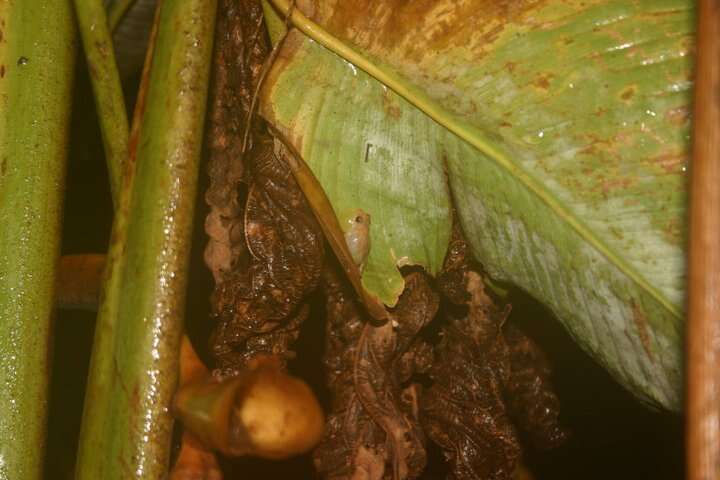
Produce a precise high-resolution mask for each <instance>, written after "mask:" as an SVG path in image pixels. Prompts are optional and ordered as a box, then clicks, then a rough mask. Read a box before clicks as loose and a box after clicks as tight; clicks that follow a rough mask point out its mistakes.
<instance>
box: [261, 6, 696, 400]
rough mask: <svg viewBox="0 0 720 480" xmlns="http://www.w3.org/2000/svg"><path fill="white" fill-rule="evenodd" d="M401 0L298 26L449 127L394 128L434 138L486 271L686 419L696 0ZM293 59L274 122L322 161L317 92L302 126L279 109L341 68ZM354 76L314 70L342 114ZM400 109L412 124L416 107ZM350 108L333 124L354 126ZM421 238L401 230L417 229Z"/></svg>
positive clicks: (389, 130) (339, 11)
mask: <svg viewBox="0 0 720 480" xmlns="http://www.w3.org/2000/svg"><path fill="white" fill-rule="evenodd" d="M277 3H279V4H281V3H283V2H281V1H279V0H277ZM359 3H362V5H359ZM395 3H396V2H393V1H386V2H332V1H329V2H322V4H319V3H315V4H313V5H312V7H309V8H308V10H309V11H312V14H313V19H314V20H316V21H317V22H318V23H320V24H321V25H323V26H322V27H320V26H318V25H316V24H313V23H312V22H311V21H309V20H308V19H303V18H302V16H301V15H299V14H293V21H294V22H295V24H296V25H297V26H299V27H300V28H301V29H303V31H304V32H305V33H306V34H308V35H310V36H312V37H313V38H315V39H316V40H318V41H321V42H322V43H323V45H325V46H327V47H329V48H330V49H332V50H333V51H335V52H336V53H339V54H341V55H342V56H344V57H346V58H348V59H350V60H352V61H353V62H355V63H356V64H357V65H358V66H359V67H361V68H363V69H364V70H366V71H367V72H369V73H371V74H372V75H373V76H374V77H375V78H377V79H379V80H381V81H382V82H384V83H385V84H386V85H388V86H389V87H391V88H393V89H394V90H395V91H397V92H398V93H400V94H402V95H403V96H404V97H405V98H407V99H408V100H409V101H410V102H412V104H414V105H415V106H416V107H418V108H419V109H421V110H422V111H423V112H425V113H426V114H427V115H429V116H430V117H432V118H433V119H434V120H435V121H437V122H438V123H439V124H441V125H442V127H441V126H440V125H438V124H435V123H434V122H430V123H428V124H427V125H421V124H420V123H418V124H416V125H415V126H414V128H413V129H412V130H410V131H409V130H408V129H407V128H405V129H403V128H396V125H394V124H393V123H392V122H388V121H386V122H385V123H384V124H383V128H384V129H386V130H385V134H386V135H388V136H389V135H394V136H398V137H399V138H407V137H408V136H410V138H412V137H420V138H427V139H431V142H434V143H435V149H434V150H433V149H429V150H428V153H429V154H430V156H429V157H427V158H426V159H425V161H426V162H430V163H432V162H434V161H436V159H437V158H443V159H444V161H445V163H446V165H447V169H448V173H449V175H448V181H449V184H450V186H451V190H452V194H453V196H454V199H455V201H456V206H457V208H458V213H459V216H460V219H461V222H462V224H463V227H464V229H465V231H466V234H467V235H468V237H469V240H470V242H471V245H472V247H473V250H474V252H475V254H476V255H477V257H478V258H479V259H480V260H481V261H482V262H483V263H484V264H485V266H486V267H487V268H488V269H489V270H490V271H491V272H492V273H493V274H494V275H495V276H496V277H497V278H500V279H503V280H507V281H511V282H512V283H514V284H516V285H518V286H520V287H521V288H523V289H525V290H527V291H528V292H530V293H531V294H532V295H534V296H535V297H536V298H538V299H539V300H541V301H542V302H543V303H545V304H546V305H548V306H549V307H550V308H552V309H553V311H554V312H555V313H556V314H557V315H558V317H559V318H560V319H561V320H562V321H563V322H564V324H565V325H566V327H567V328H568V330H569V331H570V332H571V333H572V334H573V335H574V337H575V338H576V339H577V340H578V341H579V343H580V344H581V345H582V346H584V347H585V348H586V349H587V350H588V351H589V352H590V353H591V354H592V355H593V356H594V357H595V358H597V359H598V360H599V361H600V362H601V363H602V364H603V365H605V366H606V367H607V368H608V369H609V370H610V371H611V372H612V373H613V374H614V375H615V377H616V378H618V380H619V381H621V382H622V383H624V384H625V385H626V386H628V387H629V388H630V389H631V390H633V391H634V392H635V393H636V394H637V395H638V396H640V397H642V398H644V399H646V400H648V401H649V402H652V403H656V404H660V405H663V406H666V407H669V408H679V404H680V395H679V392H680V385H681V365H680V359H681V355H680V352H681V330H682V313H681V312H682V302H683V296H684V281H685V271H684V253H683V248H684V235H685V233H684V232H685V197H686V191H685V170H686V164H687V152H688V130H689V119H688V114H687V112H688V104H689V90H690V88H691V83H690V81H689V78H690V71H691V49H692V25H693V22H692V16H693V11H692V5H691V3H690V2H684V1H669V0H668V1H661V2H660V1H647V2H639V3H628V2H619V1H604V2H594V3H593V2H582V3H581V2H578V3H573V2H554V1H548V2H539V3H528V4H523V3H520V4H518V5H516V6H514V7H507V6H505V7H503V6H501V5H497V4H494V3H492V2H490V4H487V5H486V4H485V3H484V2H471V3H468V4H463V5H459V6H458V5H457V4H452V5H448V4H447V2H433V3H428V4H420V5H418V4H414V5H410V4H397V5H396V4H395ZM359 52H362V53H359ZM288 55H289V57H288V58H287V59H286V60H285V61H284V62H283V63H282V64H280V65H276V68H275V72H276V73H275V75H274V76H273V80H272V81H271V82H270V83H271V84H272V86H269V88H268V91H270V92H274V93H271V94H268V98H270V100H269V101H267V102H266V107H265V108H264V112H265V114H266V115H267V116H268V118H269V119H270V120H271V121H272V122H273V123H274V124H275V126H276V127H277V128H280V129H282V128H283V127H285V128H288V129H289V130H292V131H295V132H305V133H304V134H302V135H296V136H295V137H294V138H295V140H296V141H297V142H299V143H301V144H302V146H303V148H302V153H303V155H308V154H309V153H310V152H311V154H312V156H317V157H318V158H319V157H321V156H322V155H321V154H317V153H316V151H317V150H318V149H320V150H322V149H327V148H330V147H329V145H333V140H332V139H330V140H328V139H327V138H326V139H323V141H322V142H318V141H316V139H315V138H314V132H315V129H308V128H307V124H306V119H308V118H312V117H313V114H312V113H311V112H313V111H315V110H317V109H322V108H325V107H324V102H326V101H327V100H326V99H325V98H324V97H323V96H322V95H319V94H318V95H315V96H306V97H304V98H301V99H300V100H298V101H300V102H301V103H300V105H301V107H300V109H302V110H303V111H304V114H303V115H301V116H296V117H292V118H290V117H284V118H280V117H278V116H276V115H275V114H274V110H275V109H276V104H275V103H273V99H279V98H282V97H283V96H284V95H288V92H289V88H291V86H290V84H285V85H283V86H280V84H281V82H278V81H277V80H278V79H280V78H282V77H283V76H288V75H293V73H290V72H295V73H294V74H296V77H295V79H294V81H293V83H292V88H296V89H297V90H298V91H299V92H306V91H307V90H308V89H309V88H311V87H312V85H311V84H312V81H313V79H309V78H307V77H308V76H307V75H306V74H307V73H308V72H307V71H303V68H304V67H303V65H306V63H307V59H308V58H309V57H317V58H314V59H313V60H312V61H313V62H316V63H318V64H322V65H325V67H323V68H324V69H325V70H331V69H332V68H334V67H330V65H334V64H336V63H339V62H342V60H340V59H338V58H337V57H335V56H333V55H330V54H329V53H327V52H322V51H320V50H317V51H316V52H315V53H312V54H307V53H305V54H303V55H296V54H294V53H288ZM320 57H322V60H320ZM346 70H347V69H346ZM277 72H282V74H281V73H277ZM352 74H354V72H353V73H348V72H347V71H345V72H339V71H338V72H336V73H333V74H331V75H328V77H322V75H320V74H318V73H317V69H315V70H314V71H313V75H314V80H317V79H318V78H321V77H322V78H323V80H322V83H323V85H324V86H325V88H326V89H329V90H332V91H333V93H332V97H333V98H332V101H333V102H334V103H336V104H343V102H345V101H347V97H348V95H351V94H350V93H348V91H347V90H348V89H349V88H350V87H345V88H344V89H341V90H333V88H334V87H329V86H328V85H333V84H342V82H343V81H344V80H343V79H344V77H345V76H348V75H352ZM303 80H304V81H305V83H303ZM368 81H371V80H370V79H369V77H368ZM318 88H320V87H318ZM338 97H341V98H342V99H345V100H341V99H338ZM368 102H369V103H372V104H373V105H374V108H375V109H377V110H378V111H380V110H381V109H382V108H383V106H382V105H381V104H380V102H378V101H377V100H373V99H371V98H369V99H368ZM276 103H282V102H281V101H276ZM400 105H401V112H402V113H401V114H400V116H405V115H406V109H407V110H412V108H413V107H409V108H406V107H407V103H402V102H400ZM367 108H370V107H367ZM345 113H346V115H345V117H344V118H338V122H345V123H347V124H352V123H353V122H356V121H357V115H355V114H354V113H353V112H352V111H351V110H350V109H348V110H347V111H346V112H345ZM360 127H361V125H359V124H356V125H355V126H354V127H353V128H360ZM443 127H445V128H443ZM348 128H350V127H348ZM308 132H309V133H310V134H308ZM458 137H460V138H458ZM398 142H400V141H398ZM433 152H434V154H433ZM352 155H354V157H352V158H350V159H348V160H347V161H349V162H351V163H352V162H358V160H357V158H358V156H357V153H356V152H355V153H352ZM396 155H398V156H400V157H402V152H400V151H398V152H397V154H396ZM340 156H341V157H343V152H340ZM343 158H345V157H343ZM338 161H341V162H342V161H344V160H343V159H340V160H338ZM323 168H324V166H316V167H314V169H315V170H322V169H323ZM321 183H323V185H324V186H325V187H326V188H328V186H327V185H325V182H324V181H323V179H322V178H321ZM408 183H410V182H408ZM406 188H409V189H412V188H414V186H413V185H408V186H407V187H406ZM428 198H429V195H427V196H426V198H424V199H421V200H420V201H421V202H422V201H423V200H424V201H427V200H428ZM331 199H332V200H333V202H335V201H336V200H335V199H334V198H332V197H331ZM441 224H442V222H440V223H439V225H441ZM447 224H448V222H447V221H446V222H445V225H444V226H441V228H446V227H447ZM373 228H375V225H373ZM421 229H422V227H418V226H417V225H406V226H405V227H404V235H405V236H407V237H411V238H412V237H413V235H412V234H408V233H407V232H408V231H411V230H417V231H419V230H421ZM440 250H442V249H439V248H438V249H436V251H440ZM377 283H379V281H378V282H377ZM366 286H367V287H368V288H369V289H370V290H371V291H372V290H373V285H366Z"/></svg>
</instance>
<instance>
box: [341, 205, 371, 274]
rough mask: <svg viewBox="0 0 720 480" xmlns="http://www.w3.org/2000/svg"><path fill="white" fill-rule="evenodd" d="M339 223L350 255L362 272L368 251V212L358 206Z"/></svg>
mask: <svg viewBox="0 0 720 480" xmlns="http://www.w3.org/2000/svg"><path fill="white" fill-rule="evenodd" d="M343 219H344V220H343V221H342V222H341V224H340V227H341V228H342V231H343V233H344V235H345V243H346V244H347V247H348V250H350V255H352V259H353V261H354V262H355V265H357V266H358V268H359V269H360V271H361V272H362V269H363V267H364V266H365V260H367V256H368V253H369V252H370V214H368V213H366V212H365V211H363V210H362V209H360V208H358V209H355V210H353V211H352V212H350V213H349V214H347V215H345V216H343Z"/></svg>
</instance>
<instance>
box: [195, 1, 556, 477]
mask: <svg viewBox="0 0 720 480" xmlns="http://www.w3.org/2000/svg"><path fill="white" fill-rule="evenodd" d="M219 12H220V14H219V21H218V28H217V34H216V47H215V50H216V53H215V66H214V73H213V83H212V89H211V107H210V117H209V122H210V126H209V131H208V139H207V145H208V152H209V165H208V169H209V173H210V187H209V189H208V191H207V193H206V200H207V203H208V205H209V206H210V213H209V215H208V217H207V221H206V232H207V233H208V236H209V241H208V246H207V249H206V254H205V259H206V263H207V264H208V267H209V268H210V269H211V270H212V273H213V275H214V278H215V282H216V288H215V291H214V294H213V302H212V303H213V315H214V318H215V321H216V328H215V332H214V334H213V337H212V339H211V344H212V351H213V354H214V359H215V361H216V372H217V373H218V375H220V376H227V375H234V374H237V372H239V371H240V370H242V369H243V368H244V366H245V365H246V364H247V362H248V361H249V360H250V359H251V358H253V357H254V356H256V355H258V354H264V353H272V354H275V355H278V356H279V357H281V358H286V359H287V358H289V357H291V356H292V352H291V347H292V343H293V342H294V341H295V340H296V339H297V336H298V333H299V329H300V327H301V323H302V320H303V319H304V318H305V317H306V316H307V315H308V306H307V298H308V295H309V294H310V293H311V292H313V291H315V290H316V289H318V288H320V289H321V291H322V293H323V294H324V296H325V304H326V305H325V306H326V332H327V345H326V350H325V352H324V362H325V367H326V373H327V384H328V387H329V390H330V392H331V395H332V399H331V401H332V406H331V409H330V411H329V412H328V417H327V426H326V432H325V436H324V439H323V440H322V442H321V444H320V445H319V446H318V447H317V449H316V450H315V452H314V454H313V457H314V461H315V466H316V468H317V470H318V472H319V473H320V474H321V476H322V477H323V478H328V479H338V480H339V479H353V480H384V479H392V480H400V479H413V478H419V477H420V476H421V475H422V474H423V472H424V470H425V468H426V463H427V455H426V449H427V446H428V442H430V441H431V442H434V443H435V444H437V445H438V446H439V447H440V448H441V450H442V451H443V454H444V456H445V458H446V459H447V463H448V470H449V473H448V478H453V479H458V480H465V479H468V480H469V479H482V480H484V479H496V480H503V479H508V480H509V479H512V478H514V475H515V471H516V468H517V465H518V461H519V458H520V454H521V452H520V442H519V437H520V436H523V437H524V438H527V439H529V440H530V441H531V442H532V443H533V444H535V446H536V447H538V448H551V447H554V446H556V445H558V444H559V443H561V442H562V441H563V439H564V438H565V433H564V431H563V430H562V429H561V428H560V426H559V424H558V414H559V402H558V399H557V396H556V395H555V393H554V392H553V390H552V388H551V385H550V373H551V372H550V368H549V365H548V362H547V360H546V359H545V357H544V355H543V353H542V352H541V351H540V349H539V348H538V346H537V345H536V344H535V343H534V342H533V341H532V340H531V339H530V338H529V337H527V336H526V335H525V334H524V333H523V332H522V331H520V330H519V329H517V328H514V327H513V326H512V325H510V324H508V322H507V321H506V319H507V317H508V313H509V308H507V307H502V306H500V305H499V303H498V302H497V301H496V300H494V299H493V298H492V296H491V295H490V294H488V293H487V291H486V290H485V287H484V283H483V277H482V273H481V271H480V268H479V266H478V265H476V264H475V263H474V261H473V259H472V257H471V255H470V253H469V249H468V245H467V243H466V242H465V240H464V239H463V237H462V233H461V231H460V228H459V227H456V228H455V229H454V234H453V239H452V242H451V244H450V248H449V251H448V254H447V258H446V260H445V264H444V267H443V270H442V272H441V273H440V274H439V275H438V277H437V278H436V279H435V280H433V279H431V278H430V277H428V276H427V275H426V274H425V273H423V272H421V271H418V270H413V271H409V272H406V274H405V282H406V288H405V291H404V292H403V294H402V296H401V297H400V299H399V301H398V304H397V305H396V306H395V307H394V308H393V309H391V312H390V321H388V322H387V323H385V324H383V325H377V324H375V323H372V322H370V321H369V320H370V319H369V317H368V316H367V314H366V312H365V311H364V309H363V306H362V304H361V303H360V302H359V301H358V299H357V297H356V295H355V292H354V291H353V290H352V288H351V287H350V285H349V283H348V282H347V279H345V278H344V277H343V275H342V273H341V271H340V269H339V268H338V266H337V264H336V262H334V260H333V259H330V258H326V256H325V255H324V239H323V236H322V233H321V230H320V228H319V226H318V224H317V222H316V221H315V218H314V217H313V214H312V212H311V210H310V208H309V206H308V204H307V202H306V200H305V198H304V197H303V195H302V193H301V191H300V189H299V188H298V185H297V183H296V182H295V180H294V178H293V176H292V174H291V172H290V170H289V168H288V166H287V162H286V161H285V160H284V158H283V156H284V155H285V153H284V152H285V150H284V149H283V148H278V140H277V139H274V138H273V137H272V135H270V134H269V133H268V131H267V129H266V128H265V125H264V124H263V122H262V120H260V119H258V118H257V117H256V116H253V115H250V105H251V102H252V95H253V92H254V90H255V86H256V84H257V82H258V79H259V78H260V75H261V73H260V72H261V70H262V68H263V60H264V58H265V57H266V56H267V55H268V52H269V48H268V46H267V41H266V39H265V37H264V34H263V33H262V32H263V31H264V30H263V29H262V28H260V26H261V21H262V13H261V8H260V6H259V2H255V1H243V2H235V1H232V0H221V1H220V5H219ZM248 118H250V119H251V125H250V127H249V129H250V130H249V131H250V135H249V136H248V138H249V142H247V145H245V147H246V148H243V141H244V140H243V139H244V136H245V129H246V127H245V125H246V120H247V119H248ZM431 323H432V324H433V328H428V326H429V325H430V324H431ZM432 332H435V333H434V334H433V333H432Z"/></svg>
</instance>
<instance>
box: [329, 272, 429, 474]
mask: <svg viewBox="0 0 720 480" xmlns="http://www.w3.org/2000/svg"><path fill="white" fill-rule="evenodd" d="M323 278H324V288H325V293H326V295H327V307H328V324H327V331H328V346H327V351H326V359H325V364H326V367H327V372H328V384H329V386H330V388H331V391H332V394H333V406H332V411H331V413H330V415H329V418H328V428H327V432H326V435H325V438H324V440H323V442H322V443H321V445H320V447H319V448H318V450H317V451H316V453H315V462H316V466H317V467H318V470H319V472H320V473H321V474H323V475H324V476H325V477H326V478H337V479H339V478H354V479H355V478H356V479H361V478H367V479H384V478H392V479H406V478H417V477H418V476H419V475H420V474H421V473H422V471H423V469H424V468H425V448H424V435H423V433H422V431H421V429H420V425H419V419H418V412H419V408H418V407H419V406H418V404H417V395H416V394H414V392H415V390H416V389H417V388H418V386H417V385H412V384H410V383H409V382H408V381H409V380H410V373H411V372H409V371H408V369H407V368H404V369H403V368H399V365H400V364H401V363H404V364H405V365H408V364H409V363H408V361H407V358H406V357H405V354H407V353H408V351H409V348H410V346H411V345H412V344H413V341H414V340H415V338H416V336H417V334H418V332H419V331H420V329H422V328H423V327H424V326H425V325H426V324H428V323H429V322H430V321H431V320H432V318H433V317H434V316H435V313H436V311H437V308H438V296H437V294H436V293H435V292H434V291H433V290H432V289H431V288H430V285H429V283H428V280H427V278H426V277H425V275H424V274H422V273H411V274H410V275H408V277H407V278H406V283H407V288H406V291H405V293H404V294H403V295H402V296H401V297H400V301H399V302H398V305H397V307H396V308H395V309H394V311H393V312H392V313H391V318H392V320H391V321H389V322H387V323H385V324H384V325H382V326H375V325H372V324H371V323H370V322H368V317H367V316H366V315H365V314H363V312H362V310H361V309H360V305H359V303H358V302H357V300H356V299H355V298H354V296H353V294H352V291H351V290H350V289H349V288H348V286H347V281H344V280H342V279H341V278H340V277H339V276H338V275H337V272H336V271H333V270H332V269H331V268H328V269H326V271H325V274H324V277H323ZM403 359H404V360H403ZM350 372H352V373H351V374H348V373H350ZM400 372H405V373H400Z"/></svg>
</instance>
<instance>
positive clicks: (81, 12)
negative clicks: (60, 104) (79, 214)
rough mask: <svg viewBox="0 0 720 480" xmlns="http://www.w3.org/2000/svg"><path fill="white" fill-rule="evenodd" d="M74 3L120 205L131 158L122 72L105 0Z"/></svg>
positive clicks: (112, 187)
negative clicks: (126, 165)
mask: <svg viewBox="0 0 720 480" xmlns="http://www.w3.org/2000/svg"><path fill="white" fill-rule="evenodd" d="M74 3H75V12H76V14H77V19H78V25H79V27H80V37H81V38H82V42H83V47H84V50H85V58H86V59H87V64H88V70H89V71H90V80H91V82H92V88H93V93H94V94H95V106H96V108H97V113H98V119H99V121H100V133H101V134H102V141H103V148H104V149H105V158H106V160H107V164H108V172H109V174H110V191H111V192H112V197H113V203H114V204H115V205H116V206H117V204H118V192H119V190H120V176H121V174H122V164H123V162H124V161H125V159H126V158H127V144H128V130H129V128H128V119H127V113H126V112H125V100H124V99H123V92H122V85H121V84H120V73H119V72H118V69H117V63H116V62H115V51H114V49H113V43H112V37H111V34H110V29H109V28H108V19H107V16H106V15H105V7H104V6H103V0H75V1H74Z"/></svg>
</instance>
